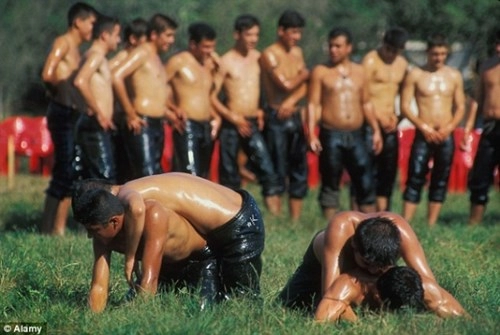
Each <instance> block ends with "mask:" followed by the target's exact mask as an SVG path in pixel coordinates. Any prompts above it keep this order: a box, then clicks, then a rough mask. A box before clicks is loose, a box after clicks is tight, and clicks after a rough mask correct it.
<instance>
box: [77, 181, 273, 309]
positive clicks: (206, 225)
mask: <svg viewBox="0 0 500 335" xmlns="http://www.w3.org/2000/svg"><path fill="white" fill-rule="evenodd" d="M83 187H85V186H83ZM92 187H94V186H91V187H87V189H88V188H92ZM97 188H103V187H99V186H97ZM86 192H89V191H88V190H87V191H85V190H84V191H83V192H80V191H77V192H75V194H76V195H75V197H74V198H75V199H81V198H83V196H82V195H81V194H84V193H86ZM95 194H96V195H95V196H90V197H89V199H88V201H87V202H86V203H83V202H80V201H77V202H76V203H75V204H74V205H73V212H74V214H75V217H76V218H77V220H78V221H80V222H82V223H83V224H84V225H86V226H87V227H96V226H97V227H98V226H99V225H98V224H99V223H102V222H98V220H97V219H96V218H95V215H96V214H95V213H96V212H97V210H96V208H99V206H104V207H106V206H108V205H109V204H110V203H111V201H112V200H111V199H113V202H114V203H119V204H121V206H122V207H123V208H124V212H123V215H121V216H120V217H119V218H117V217H116V216H113V217H112V218H111V219H110V220H109V221H108V225H107V227H108V228H107V229H110V230H111V229H112V228H111V227H112V226H113V225H114V222H116V226H117V227H121V226H123V230H124V231H123V235H122V238H123V240H124V241H125V246H126V248H125V250H124V251H123V252H124V253H125V257H126V260H125V261H126V265H125V275H126V278H127V281H128V282H129V284H130V285H131V286H134V284H133V282H132V271H133V268H134V264H135V261H136V259H135V254H136V251H137V250H139V249H138V247H139V246H140V241H141V238H142V236H143V235H146V234H148V227H147V225H148V224H149V223H146V221H147V220H146V218H145V213H146V212H147V211H146V208H147V205H148V203H150V202H155V203H157V204H158V205H159V206H162V207H163V208H164V211H165V213H166V214H165V215H166V220H168V222H169V223H171V224H172V225H177V224H178V225H181V224H182V225H183V226H184V227H185V229H187V228H189V227H187V226H188V225H186V224H189V226H190V227H191V228H193V231H195V232H197V233H198V234H199V235H200V236H201V237H203V239H204V240H205V241H206V245H207V246H208V247H209V248H210V249H211V250H212V252H214V255H215V257H216V258H217V266H218V272H219V274H220V285H221V288H220V293H221V294H222V295H224V296H225V297H227V298H229V297H231V296H232V295H241V294H249V295H250V296H257V295H258V294H259V293H260V284H259V281H260V273H261V270H262V262H261V258H260V255H261V253H262V251H263V249H264V235H265V232H264V223H263V221H262V216H261V213H260V211H259V208H258V207H257V204H256V203H255V200H254V199H253V198H252V196H251V195H250V194H249V193H248V192H246V191H244V190H241V191H238V192H236V191H233V190H231V189H229V188H226V187H224V186H222V185H219V184H216V183H213V182H210V181H208V180H206V179H203V178H200V177H197V176H192V175H189V174H186V173H175V172H172V173H165V174H160V175H154V176H148V177H143V178H139V179H136V180H133V181H130V182H128V183H125V184H123V185H113V186H111V194H112V195H113V196H107V197H106V198H104V200H99V199H101V198H99V197H100V196H102V193H95ZM98 204H99V206H97V205H98ZM191 228H190V229H191ZM113 229H114V228H113ZM157 235H158V234H152V236H151V237H150V238H152V239H155V238H156V239H158V238H160V236H157ZM156 241H157V240H156ZM181 245H182V243H181ZM161 246H162V244H161V243H152V245H151V249H148V251H146V250H144V255H143V256H142V261H143V274H142V276H143V277H142V280H141V285H140V286H141V290H140V291H139V292H141V291H146V292H151V293H154V292H155V289H156V287H155V285H154V283H155V282H156V280H157V277H156V276H155V274H154V273H155V272H154V271H153V268H151V266H153V265H151V264H150V263H147V262H146V257H148V259H149V257H150V258H152V259H156V260H157V261H158V260H159V259H160V258H159V256H158V255H159V254H161V252H160V250H159V248H160V247H161ZM105 255H106V253H105V250H101V252H99V253H96V259H95V267H96V269H95V270H94V273H95V274H96V273H100V272H99V271H97V270H98V269H100V268H102V269H106V268H107V267H108V266H109V264H108V263H109V262H108V261H107V258H106V256H105ZM155 255H156V256H155ZM147 264H150V265H147ZM147 266H150V267H149V270H147V269H146V267H147ZM155 269H156V268H155ZM155 271H156V270H155ZM103 272H104V273H106V272H107V271H103ZM94 277H95V275H94ZM96 289H97V288H96ZM100 289H101V288H99V290H100ZM100 296H105V295H100ZM98 304H99V306H102V304H101V303H98ZM97 309H99V308H97Z"/></svg>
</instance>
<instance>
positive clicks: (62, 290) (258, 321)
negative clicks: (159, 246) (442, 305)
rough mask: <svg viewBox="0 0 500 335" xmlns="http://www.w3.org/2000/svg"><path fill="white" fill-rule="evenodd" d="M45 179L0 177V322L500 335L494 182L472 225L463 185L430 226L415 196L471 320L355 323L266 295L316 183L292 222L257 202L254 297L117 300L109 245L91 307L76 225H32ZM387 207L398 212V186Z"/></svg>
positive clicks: (393, 318) (284, 268)
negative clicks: (317, 319) (102, 295)
mask: <svg viewBox="0 0 500 335" xmlns="http://www.w3.org/2000/svg"><path fill="white" fill-rule="evenodd" d="M47 183H48V179H46V178H41V177H36V176H29V175H20V176H18V177H17V178H16V188H15V189H14V190H12V191H7V190H6V188H7V180H6V178H5V177H0V322H46V323H47V334H308V335H311V334H340V333H342V334H500V279H499V277H500V258H499V255H500V253H499V251H500V224H498V222H499V221H500V206H499V204H500V194H499V193H498V192H496V191H495V192H493V191H492V193H491V202H490V206H489V208H488V212H487V215H486V217H485V222H484V224H483V225H481V226H478V227H469V226H467V225H466V222H467V216H468V208H469V203H468V198H467V196H466V195H465V194H450V195H449V196H448V199H447V201H446V203H445V204H444V206H443V210H442V215H441V220H440V221H439V224H438V226H437V227H435V228H434V229H428V228H427V227H426V224H425V220H424V217H425V204H424V203H422V205H421V206H420V207H419V211H418V213H417V216H416V218H415V220H414V221H415V222H414V223H413V227H414V229H415V231H416V233H417V235H418V237H419V239H420V241H421V243H422V245H423V247H424V250H425V251H426V256H427V259H428V261H429V263H430V265H431V268H432V269H433V271H434V273H435V275H436V277H437V279H438V281H439V283H440V284H441V285H442V286H443V287H444V288H446V289H447V290H448V291H450V292H451V293H452V294H453V295H454V296H455V297H456V298H457V299H458V300H459V301H460V302H461V303H462V305H463V306H464V307H465V308H466V309H467V310H468V312H469V313H470V314H471V315H472V318H473V319H472V320H471V321H468V320H464V319H450V320H442V319H439V318H437V317H436V316H434V315H432V314H429V313H425V314H418V315H415V314H411V313H409V312H407V313H401V314H397V315H396V314H374V313H368V312H364V311H361V310H359V313H360V314H362V317H361V321H360V322H358V323H356V324H347V323H341V324H329V325H325V324H316V323H314V322H313V321H312V320H311V319H310V318H307V317H305V316H303V315H301V314H299V313H295V312H291V311H285V310H283V309H282V308H280V307H279V306H278V305H276V304H275V302H274V298H275V296H276V294H277V293H278V292H279V290H280V289H281V288H282V287H283V285H284V284H285V283H286V281H287V279H288V277H289V276H290V275H291V274H292V272H293V271H294V270H295V268H296V266H297V265H298V263H299V262H300V260H301V257H302V255H303V253H304V251H305V249H306V247H307V245H308V244H309V242H310V239H311V237H312V236H313V234H314V233H315V232H316V231H317V230H319V229H321V228H323V227H324V226H325V223H326V222H325V221H324V220H323V219H322V218H321V216H320V213H319V209H318V205H317V201H316V196H317V191H316V190H311V191H310V194H309V196H308V198H307V199H306V204H305V206H304V213H303V218H302V220H301V222H300V223H296V224H291V223H290V222H288V221H287V219H286V218H271V217H270V216H268V215H267V213H266V212H265V211H264V218H265V224H266V233H267V235H266V249H265V251H264V254H263V262H264V268H263V274H262V281H261V287H262V295H263V304H262V305H260V304H255V303H252V302H249V301H231V302H228V303H225V304H222V305H219V306H215V307H214V308H213V309H211V310H208V311H204V312H200V311H198V309H197V306H198V305H197V301H196V299H195V298H194V297H192V296H190V295H188V294H187V293H186V292H180V293H179V294H173V293H162V294H160V295H158V296H157V297H155V298H153V299H149V300H142V299H137V300H136V301H133V302H130V303H126V302H124V301H123V299H122V298H123V296H124V294H125V293H126V291H127V285H126V283H125V280H124V278H123V275H122V273H123V270H122V263H123V256H122V255H118V254H115V255H114V256H113V260H114V261H113V263H112V276H111V288H110V300H109V303H108V307H107V309H106V310H105V312H104V313H102V314H98V315H95V314H93V313H91V312H89V310H88V308H87V305H86V299H87V293H88V288H89V283H90V278H91V266H92V250H91V242H90V240H89V239H87V238H86V234H84V232H83V231H82V230H81V229H79V228H78V226H76V225H72V226H71V227H70V228H71V229H70V230H69V231H68V233H67V235H66V236H65V237H62V238H61V237H60V238H55V237H47V236H40V235H38V234H37V233H36V225H37V223H38V221H39V220H40V218H41V210H42V205H43V199H44V195H43V190H44V188H45V187H46V186H47ZM248 189H249V190H250V191H251V193H253V194H254V195H256V198H257V200H258V201H259V202H260V201H261V199H260V196H259V195H258V194H259V192H258V189H257V188H256V187H255V186H253V185H250V186H249V187H248ZM346 193H347V192H345V191H344V192H343V197H342V202H343V207H344V208H345V209H347V198H346V195H347V194H346ZM394 211H395V212H398V213H399V212H400V211H401V200H400V193H399V192H397V193H396V195H395V197H394ZM0 334H3V330H2V329H1V328H0Z"/></svg>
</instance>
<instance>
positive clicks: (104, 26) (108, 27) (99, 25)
mask: <svg viewBox="0 0 500 335" xmlns="http://www.w3.org/2000/svg"><path fill="white" fill-rule="evenodd" d="M117 24H120V21H118V19H117V18H114V17H110V16H107V15H99V16H98V17H97V20H96V21H95V23H94V27H93V28H92V39H94V40H95V39H98V38H99V36H101V34H102V33H104V32H108V33H110V34H111V33H112V32H113V29H114V28H115V26H116V25H117Z"/></svg>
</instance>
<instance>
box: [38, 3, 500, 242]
mask: <svg viewBox="0 0 500 335" xmlns="http://www.w3.org/2000/svg"><path fill="white" fill-rule="evenodd" d="M68 25H69V28H68V31H67V32H66V33H65V34H63V35H61V36H59V37H57V38H56V40H55V41H54V45H53V47H52V50H51V51H50V53H49V55H48V57H47V60H46V62H45V65H44V69H43V73H42V78H43V81H44V82H45V83H46V84H47V86H48V88H49V89H50V91H51V93H52V100H51V103H50V105H49V108H48V114H47V119H48V127H49V130H50V132H51V136H52V140H53V142H54V147H55V165H54V170H53V173H52V179H51V182H50V185H49V187H48V189H47V197H46V202H45V210H44V219H43V223H42V227H41V230H42V232H45V233H54V234H62V233H64V229H65V225H66V218H67V212H68V208H69V205H70V195H71V189H72V184H73V181H74V180H75V178H76V177H77V176H78V177H79V178H83V179H87V178H104V179H108V180H110V181H112V182H115V181H116V182H124V181H126V180H130V179H136V178H139V177H142V176H147V175H152V174H158V173H161V172H163V171H162V170H161V165H160V159H161V155H162V152H163V143H164V138H163V136H164V131H163V124H162V123H163V122H164V120H165V119H166V120H167V121H168V122H169V123H170V125H171V126H172V128H173V147H174V162H173V167H174V170H175V171H183V172H188V173H191V174H195V175H199V176H202V177H206V176H207V175H208V168H209V162H210V157H211V152H212V147H213V141H214V139H215V137H216V136H218V137H219V139H220V152H221V154H220V162H219V167H220V171H219V178H220V183H221V184H223V185H226V186H229V187H231V188H239V187H240V184H241V178H240V175H239V169H238V164H237V160H238V159H237V157H238V150H239V149H240V148H241V149H242V150H243V151H244V152H245V153H246V155H247V157H248V161H249V165H250V166H251V167H252V169H253V170H254V172H255V173H256V175H257V176H258V179H259V182H260V183H261V185H262V195H263V197H264V200H265V204H266V207H267V208H268V210H269V211H270V212H271V213H273V214H278V213H280V212H281V195H282V194H283V193H285V192H286V191H287V192H288V194H289V212H290V216H291V218H292V219H294V220H297V219H299V217H300V213H301V208H302V200H303V198H304V197H305V196H306V194H307V164H306V158H305V157H306V151H307V147H308V145H309V147H310V148H311V150H313V151H314V152H316V153H318V154H319V155H320V173H321V175H322V186H321V190H320V195H319V201H320V205H321V207H322V209H323V213H324V215H325V217H327V218H329V217H331V216H332V215H333V214H334V213H335V211H336V210H337V209H338V206H339V204H338V194H339V184H340V176H341V173H342V170H343V168H344V167H345V168H346V169H347V171H348V172H349V174H350V177H351V180H352V184H353V186H354V187H353V188H354V190H353V194H355V197H356V203H357V204H358V205H359V208H360V209H361V210H362V211H365V212H371V211H375V209H377V207H378V209H379V210H386V209H388V208H390V204H389V203H390V196H391V193H392V188H393V184H394V179H395V176H396V167H397V136H396V134H397V133H396V127H397V124H398V122H399V118H398V116H397V115H396V113H395V107H394V100H395V97H396V95H397V94H399V92H400V89H401V88H402V90H401V92H402V104H401V105H402V115H403V116H405V117H407V118H408V119H409V120H410V121H411V122H413V124H414V125H415V126H416V127H417V129H418V131H417V139H416V141H415V143H416V144H415V145H414V149H412V158H410V161H411V162H413V163H414V164H413V163H410V169H409V170H410V172H409V178H408V180H409V181H408V187H407V189H406V191H405V193H404V199H405V205H404V216H405V218H406V219H408V220H411V218H412V216H413V214H414V212H415V210H416V205H417V204H418V202H419V200H420V192H421V189H422V186H423V184H424V182H425V175H426V173H427V170H426V169H427V162H426V160H428V159H429V158H430V155H431V154H432V155H433V157H434V159H435V162H434V169H433V170H434V172H435V176H433V177H432V179H431V185H430V192H429V200H430V203H429V223H430V224H434V223H435V222H436V220H437V217H438V214H439V210H440V208H441V204H442V202H443V201H444V197H445V193H446V183H447V177H448V175H449V168H450V165H451V159H452V153H453V150H452V147H453V143H452V142H450V141H452V136H449V135H450V134H451V133H452V131H453V130H454V128H455V127H456V126H457V125H458V124H459V123H460V122H461V120H462V118H463V115H464V95H463V85H462V79H461V76H460V73H459V72H458V71H456V70H454V69H451V68H450V67H448V66H446V65H445V60H446V56H447V54H448V46H447V44H446V40H445V39H444V38H443V37H442V36H438V35H436V36H434V37H433V38H432V39H431V40H430V43H429V48H428V61H427V64H426V65H425V66H424V67H422V68H415V69H412V70H411V71H409V72H408V63H407V61H406V60H405V59H404V58H403V57H402V56H401V55H400V54H401V52H402V51H403V49H404V45H405V42H406V40H407V38H408V34H407V33H406V32H405V31H404V30H403V29H400V28H393V29H389V30H388V31H387V32H386V34H385V36H384V39H383V43H382V46H381V47H380V48H378V49H377V50H374V51H371V52H369V53H368V54H367V55H366V56H365V58H364V59H363V64H362V65H359V64H356V63H354V62H352V61H351V60H350V54H351V52H352V38H351V34H350V32H349V31H348V30H347V29H344V28H334V29H332V31H331V32H330V34H329V37H328V42H329V56H330V57H329V60H328V61H327V62H325V63H324V64H320V65H317V66H316V67H314V69H313V71H312V72H310V71H309V70H308V69H307V66H306V64H305V61H304V57H303V53H302V50H301V48H300V47H299V46H298V42H299V40H300V39H301V34H302V29H303V28H304V26H305V19H304V18H303V17H302V15H301V14H299V13H298V12H296V11H291V10H287V11H285V12H284V13H283V14H282V15H281V17H280V18H279V20H278V28H277V40H276V41H275V42H274V43H273V44H271V45H270V46H269V47H267V48H265V49H264V50H263V52H262V53H260V52H259V51H257V50H256V46H257V42H258V38H259V28H260V24H259V21H258V19H257V18H256V17H254V16H252V15H241V16H239V17H238V18H237V19H236V21H235V24H234V38H235V44H234V47H233V48H231V49H230V50H229V51H228V52H227V53H225V54H224V55H222V57H219V56H218V55H217V54H216V53H215V46H216V33H215V31H214V29H213V28H212V27H211V26H210V25H208V24H206V23H194V24H191V25H190V26H189V29H188V32H189V43H188V48H187V50H185V51H182V52H179V53H176V54H175V55H173V56H171V57H170V58H169V59H168V61H167V62H166V64H163V63H162V61H161V58H160V54H161V53H162V52H165V51H167V50H169V49H170V47H171V45H172V44H173V43H174V40H175V31H176V28H177V23H176V22H175V21H174V20H172V19H171V18H169V17H168V16H165V15H162V14H155V15H153V16H152V17H151V19H150V20H149V22H145V21H144V20H141V19H137V20H134V21H133V22H131V23H130V24H129V25H128V26H127V27H126V29H125V45H126V46H125V48H124V49H123V50H121V51H120V52H118V53H117V54H116V56H114V57H113V58H112V59H110V60H108V59H107V56H108V54H109V53H111V52H113V51H115V50H116V49H117V47H118V44H119V42H120V35H121V32H120V29H121V26H120V24H119V22H118V20H116V19H114V18H111V17H107V16H105V15H101V14H99V15H98V13H97V11H95V9H94V8H92V7H90V6H88V5H86V4H83V3H78V4H76V5H74V6H72V7H71V8H70V10H69V12H68ZM90 40H92V44H91V46H90V48H89V49H88V50H87V51H86V53H85V54H84V56H83V57H81V56H80V53H79V46H80V45H81V43H83V42H84V41H90ZM81 58H82V59H81ZM261 89H262V90H261ZM306 96H307V98H308V99H307V101H308V103H307V108H306V109H305V112H302V111H303V109H301V108H299V102H300V101H301V100H302V99H303V98H304V97H306ZM414 96H415V98H416V101H417V105H418V107H419V112H418V114H416V115H414V114H413V113H411V111H410V107H409V106H410V101H411V100H412V99H413V97H414ZM491 105H492V104H491V103H490V105H489V106H490V107H489V110H488V111H485V113H484V114H485V116H489V117H490V119H493V120H494V119H497V120H498V118H499V115H498V114H500V113H499V112H498V108H496V109H495V105H494V104H493V106H491ZM495 111H496V112H495ZM488 113H490V114H491V113H493V115H489V114H488ZM495 116H496V117H495ZM303 120H305V123H306V126H305V127H304V125H303ZM469 123H470V122H469ZM469 123H468V124H469ZM318 124H319V128H320V132H319V137H318V135H317V133H316V128H317V126H318ZM365 125H367V127H365ZM470 128H471V127H470ZM470 128H469V129H468V130H469V132H470ZM496 128H498V127H496ZM304 129H306V131H304ZM365 129H368V130H371V132H370V140H371V141H370V146H371V148H370V147H368V145H367V141H366V136H365V132H366V131H365ZM262 130H264V132H261V131H262ZM466 132H467V129H466ZM497 132H498V131H497ZM372 153H374V154H376V156H373V154H372ZM117 157H121V158H119V159H116V158H117ZM374 157H376V164H375V170H376V173H377V174H376V179H375V180H377V186H375V184H374V183H373V176H374V171H373V170H374V165H373V161H374V159H373V158H374ZM436 159H438V160H436ZM379 161H380V162H379ZM377 164H381V165H380V166H382V167H383V168H377V167H376V166H377ZM483 175H484V174H483ZM483 189H484V186H483ZM486 189H487V188H486ZM481 192H482V193H484V192H483V191H482V190H481ZM481 199H482V200H481V201H483V203H481V202H478V204H480V205H482V206H483V211H484V205H485V203H486V201H487V199H486V200H484V196H483V197H482V198H481Z"/></svg>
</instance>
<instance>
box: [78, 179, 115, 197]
mask: <svg viewBox="0 0 500 335" xmlns="http://www.w3.org/2000/svg"><path fill="white" fill-rule="evenodd" d="M112 186H113V184H112V183H111V182H110V181H109V180H106V179H98V178H89V179H84V180H80V181H77V182H75V184H74V186H73V194H72V198H73V201H74V200H75V199H76V198H79V197H80V196H81V195H82V194H83V193H85V192H87V191H90V190H105V191H107V192H111V187H112Z"/></svg>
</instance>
